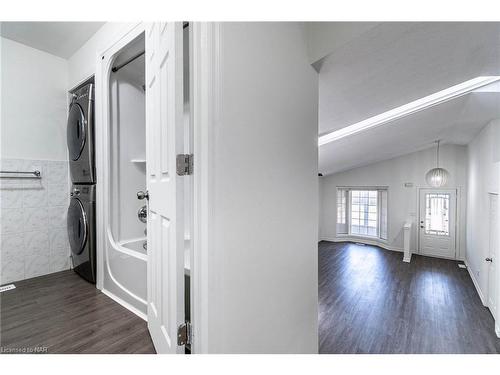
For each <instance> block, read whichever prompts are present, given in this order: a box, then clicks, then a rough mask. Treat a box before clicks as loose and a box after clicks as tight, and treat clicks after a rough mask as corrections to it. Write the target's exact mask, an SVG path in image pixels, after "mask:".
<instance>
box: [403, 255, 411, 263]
mask: <svg viewBox="0 0 500 375" xmlns="http://www.w3.org/2000/svg"><path fill="white" fill-rule="evenodd" d="M403 262H405V263H410V262H411V253H410V256H409V257H405V256H403Z"/></svg>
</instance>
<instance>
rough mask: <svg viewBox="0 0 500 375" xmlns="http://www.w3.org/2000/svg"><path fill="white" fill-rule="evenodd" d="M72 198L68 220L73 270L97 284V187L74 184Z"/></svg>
mask: <svg viewBox="0 0 500 375" xmlns="http://www.w3.org/2000/svg"><path fill="white" fill-rule="evenodd" d="M70 196H71V199H70V204H69V208H68V219H67V220H68V238H69V243H70V247H71V259H72V263H73V269H74V270H75V272H76V273H78V274H79V275H80V276H82V277H83V278H84V279H85V280H87V281H89V282H91V283H94V284H95V282H96V238H95V185H84V184H73V186H72V189H71V193H70Z"/></svg>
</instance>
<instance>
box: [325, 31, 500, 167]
mask: <svg viewBox="0 0 500 375" xmlns="http://www.w3.org/2000/svg"><path fill="white" fill-rule="evenodd" d="M362 28H363V30H362V31H363V32H360V33H354V32H352V31H351V33H350V35H353V37H351V38H350V39H349V40H347V41H345V42H344V43H337V47H336V48H335V49H333V50H332V52H331V53H330V54H329V55H327V56H326V57H324V58H323V59H321V60H320V61H318V62H316V64H315V66H316V67H317V68H318V69H319V82H320V83H319V98H320V99H319V134H320V135H322V134H325V133H328V132H330V131H333V130H337V129H340V128H342V127H345V126H348V125H351V124H354V123H356V122H359V121H362V120H365V119H367V118H369V117H372V116H375V115H378V114H380V113H382V112H385V111H387V110H390V109H393V108H395V107H398V106H400V105H403V104H406V103H409V102H411V101H413V100H416V99H419V98H422V97H424V96H427V95H429V94H432V93H435V92H437V91H440V90H443V89H446V88H448V87H451V86H453V85H456V84H458V83H461V82H464V81H467V80H469V79H471V78H475V77H477V76H486V75H500V47H499V46H500V23H379V24H378V25H375V26H374V25H370V27H367V26H366V25H364V26H362ZM499 104H500V102H499V93H498V92H481V93H471V94H468V95H466V96H464V97H461V98H458V99H454V100H452V101H450V102H447V103H444V104H441V105H439V106H437V107H432V108H430V109H427V110H424V111H422V112H419V113H416V114H413V115H411V116H408V117H405V118H403V119H399V120H397V121H394V122H391V123H389V124H386V125H383V126H381V127H379V128H376V129H371V130H367V131H366V132H363V133H360V134H357V135H353V136H350V137H347V138H344V139H341V140H338V141H335V142H332V143H329V144H327V145H324V146H321V147H320V172H322V173H324V174H330V173H335V172H338V171H342V170H346V169H350V168H353V167H356V166H361V165H366V164H369V163H371V162H374V161H380V160H384V159H388V158H392V157H396V156H400V155H403V154H406V153H409V152H413V151H417V150H421V149H423V148H426V147H431V146H432V142H433V141H434V140H436V139H442V140H443V142H445V143H446V142H449V143H457V144H467V143H468V142H470V141H471V140H472V138H473V137H474V136H475V135H476V134H477V133H478V132H479V131H480V130H481V128H482V127H483V126H484V125H486V123H487V122H489V121H490V120H491V119H493V118H497V117H500V105H499Z"/></svg>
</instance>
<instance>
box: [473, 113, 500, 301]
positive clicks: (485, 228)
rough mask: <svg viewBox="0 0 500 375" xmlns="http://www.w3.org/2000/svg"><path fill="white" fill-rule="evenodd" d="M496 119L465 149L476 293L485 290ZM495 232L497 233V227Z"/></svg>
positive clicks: (499, 139) (495, 181)
mask: <svg viewBox="0 0 500 375" xmlns="http://www.w3.org/2000/svg"><path fill="white" fill-rule="evenodd" d="M499 149H500V120H495V121H493V122H491V123H490V124H488V126H486V127H485V128H484V129H483V130H482V131H481V133H479V135H478V136H477V137H476V138H475V139H474V140H473V141H472V142H471V143H469V145H468V147H467V151H468V152H467V153H468V174H467V191H468V194H467V251H466V255H465V257H466V260H467V264H468V266H469V271H471V272H472V273H473V275H474V278H475V281H476V287H477V288H478V289H479V294H480V295H481V294H482V295H483V296H484V297H486V293H487V290H488V266H489V265H488V263H486V262H485V261H484V259H485V258H486V257H487V256H488V253H489V238H490V236H489V230H490V228H489V220H488V219H489V210H490V207H489V193H496V194H498V193H499V168H500V163H499V162H500V157H499V156H500V155H499V152H498V150H499ZM496 230H500V228H497V229H496Z"/></svg>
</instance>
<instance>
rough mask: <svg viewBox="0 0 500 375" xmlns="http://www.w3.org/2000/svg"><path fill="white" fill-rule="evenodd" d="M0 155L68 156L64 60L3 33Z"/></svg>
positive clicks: (47, 157) (59, 158)
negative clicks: (18, 41)
mask: <svg viewBox="0 0 500 375" xmlns="http://www.w3.org/2000/svg"><path fill="white" fill-rule="evenodd" d="M1 44H2V60H1V65H2V72H1V85H2V99H1V100H2V102H1V107H2V111H1V157H2V158H12V159H34V160H68V152H67V148H66V113H67V94H66V91H67V83H68V75H67V70H68V62H67V61H66V60H64V59H62V58H60V57H57V56H54V55H51V54H49V53H46V52H42V51H40V50H37V49H34V48H31V47H28V46H25V45H24V44H20V43H17V42H14V41H12V40H9V39H5V38H1Z"/></svg>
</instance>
